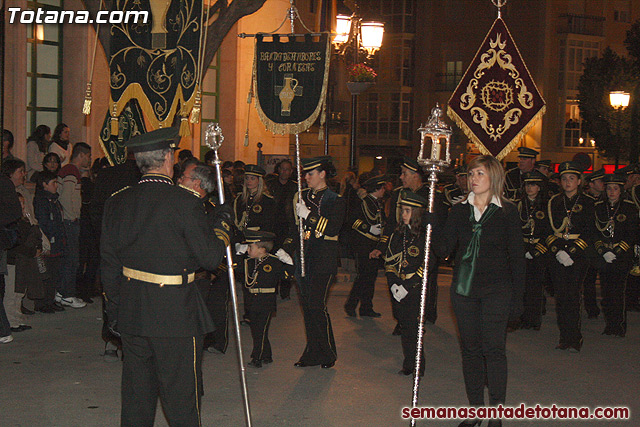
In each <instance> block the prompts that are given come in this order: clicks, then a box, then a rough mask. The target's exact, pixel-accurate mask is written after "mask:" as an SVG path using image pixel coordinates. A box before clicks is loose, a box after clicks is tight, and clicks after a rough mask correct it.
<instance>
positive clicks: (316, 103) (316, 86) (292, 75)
mask: <svg viewBox="0 0 640 427" xmlns="http://www.w3.org/2000/svg"><path fill="white" fill-rule="evenodd" d="M266 37H269V38H272V40H270V41H265V40H264V39H265V38H266ZM330 49H331V44H330V43H329V37H328V35H327V34H323V35H321V36H320V37H319V40H318V41H314V40H313V39H312V37H311V35H305V36H304V37H298V38H297V39H296V38H293V37H288V36H280V35H277V34H275V35H266V34H265V35H258V36H257V37H256V53H255V57H254V59H253V82H254V88H253V92H254V94H255V96H256V109H257V110H258V116H260V120H262V123H264V125H265V126H266V127H267V129H269V130H270V131H271V132H273V133H276V134H281V135H284V134H292V133H300V132H304V131H305V130H307V129H309V127H311V125H312V124H313V123H314V122H315V121H316V119H317V118H318V115H319V114H320V112H321V111H322V110H323V109H324V107H325V101H326V98H327V82H328V79H329V60H330V57H331V50H330Z"/></svg>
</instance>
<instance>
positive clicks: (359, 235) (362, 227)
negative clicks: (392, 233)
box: [347, 194, 386, 251]
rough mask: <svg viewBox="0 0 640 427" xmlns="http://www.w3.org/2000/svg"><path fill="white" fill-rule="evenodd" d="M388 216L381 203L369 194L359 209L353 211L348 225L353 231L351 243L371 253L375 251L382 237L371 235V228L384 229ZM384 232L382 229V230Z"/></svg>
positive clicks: (361, 202)
mask: <svg viewBox="0 0 640 427" xmlns="http://www.w3.org/2000/svg"><path fill="white" fill-rule="evenodd" d="M385 222H386V215H385V213H384V209H383V208H382V205H381V201H380V200H377V199H376V198H375V197H373V196H372V195H371V194H367V195H366V196H365V197H364V198H363V199H362V200H361V201H360V206H359V207H358V208H357V209H353V210H352V211H351V213H350V218H348V219H347V225H348V227H349V228H350V229H351V231H350V235H351V236H350V237H351V238H350V242H351V243H352V244H353V245H354V246H357V247H364V248H365V249H368V250H369V251H371V250H373V249H375V247H376V244H377V243H378V242H379V241H380V235H378V236H376V235H374V234H371V226H373V225H377V224H379V225H381V226H382V227H384V224H385ZM380 231H382V229H381V230H380Z"/></svg>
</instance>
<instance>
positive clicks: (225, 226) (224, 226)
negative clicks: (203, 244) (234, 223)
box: [220, 221, 231, 231]
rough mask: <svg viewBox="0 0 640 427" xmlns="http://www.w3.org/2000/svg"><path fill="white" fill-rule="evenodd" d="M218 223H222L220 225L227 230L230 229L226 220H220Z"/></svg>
mask: <svg viewBox="0 0 640 427" xmlns="http://www.w3.org/2000/svg"><path fill="white" fill-rule="evenodd" d="M220 223H221V224H222V227H223V228H224V229H225V230H227V231H231V227H229V224H227V222H226V221H220Z"/></svg>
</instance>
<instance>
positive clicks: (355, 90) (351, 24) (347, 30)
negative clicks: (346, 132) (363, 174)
mask: <svg viewBox="0 0 640 427" xmlns="http://www.w3.org/2000/svg"><path fill="white" fill-rule="evenodd" d="M355 8H356V11H355V13H354V14H353V15H351V16H348V15H342V14H340V15H337V16H336V33H337V35H336V36H335V37H334V39H333V43H334V45H335V46H336V47H337V53H338V55H343V56H345V57H346V56H347V49H348V48H351V49H353V64H354V65H355V64H357V63H358V61H359V59H358V58H359V54H360V50H361V49H363V50H365V51H366V58H369V57H371V56H372V55H374V54H375V53H376V52H377V51H378V49H380V46H382V38H383V36H384V24H383V23H381V22H373V21H371V22H368V21H363V20H362V17H361V16H359V15H358V5H357V4H356V7H355ZM351 83H352V82H349V83H347V87H348V88H349V92H351V127H350V130H351V141H350V144H349V167H350V168H351V169H353V168H355V166H356V134H357V120H358V98H357V96H358V95H360V94H361V93H362V92H364V91H365V90H367V89H368V88H369V87H370V86H372V85H373V82H357V83H368V84H358V85H353V84H351Z"/></svg>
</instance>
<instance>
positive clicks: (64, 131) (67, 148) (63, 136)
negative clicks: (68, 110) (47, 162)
mask: <svg viewBox="0 0 640 427" xmlns="http://www.w3.org/2000/svg"><path fill="white" fill-rule="evenodd" d="M70 136H71V130H70V129H69V126H67V125H65V124H64V123H59V124H58V126H56V128H55V129H54V131H53V138H51V145H50V146H49V152H50V153H56V154H57V155H58V157H60V161H61V162H62V166H63V167H64V166H66V165H67V164H69V161H70V160H71V155H72V152H73V151H72V150H73V144H71V141H69V138H70Z"/></svg>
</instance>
